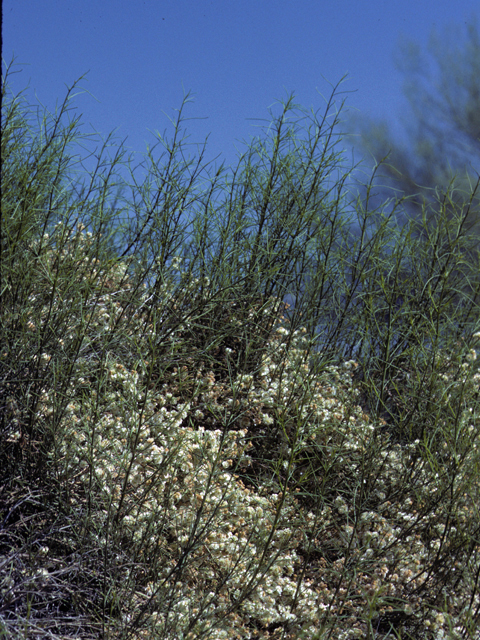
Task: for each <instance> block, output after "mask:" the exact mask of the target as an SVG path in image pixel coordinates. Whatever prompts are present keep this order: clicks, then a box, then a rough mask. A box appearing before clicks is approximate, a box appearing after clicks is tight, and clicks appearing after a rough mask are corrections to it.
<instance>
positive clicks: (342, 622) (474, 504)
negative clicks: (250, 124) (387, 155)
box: [0, 70, 480, 640]
mask: <svg viewBox="0 0 480 640" xmlns="http://www.w3.org/2000/svg"><path fill="white" fill-rule="evenodd" d="M9 73H10V70H7V76H6V78H5V81H4V83H3V104H4V111H3V115H2V163H3V165H2V225H1V256H0V269H1V273H0V276H1V282H0V296H1V298H0V315H1V318H0V345H1V348H0V399H1V400H0V443H1V447H0V487H1V488H0V512H1V516H2V523H3V524H2V529H1V530H0V566H1V568H2V572H1V578H0V598H1V600H0V629H1V633H2V634H3V635H4V636H5V637H9V636H12V637H25V638H27V637H28V638H36V637H39V638H40V637H42V638H43V637H49V638H52V639H54V638H66V637H75V636H76V637H78V636H79V635H81V636H82V637H85V638H90V637H91V638H125V639H126V638H151V637H155V638H165V639H172V640H173V638H191V639H193V638H212V639H213V638H226V637H238V638H247V637H250V638H264V637H265V638H266V637H271V638H285V639H286V638H312V639H313V638H318V639H320V638H321V639H327V638H338V639H343V640H349V639H350V638H353V637H370V638H386V637H389V636H390V637H403V638H425V639H426V640H427V639H428V640H430V639H432V640H433V639H434V638H439V637H451V638H460V637H462V638H472V639H473V638H474V637H475V633H476V628H477V626H478V621H479V611H480V593H479V590H478V574H479V567H480V556H479V552H480V527H479V522H480V518H479V512H478V504H480V500H479V498H480V491H479V477H480V476H479V465H480V458H479V448H478V445H479V439H480V420H479V404H478V402H479V398H478V389H479V376H480V373H479V371H478V361H477V360H476V352H475V350H474V349H473V347H474V345H475V341H476V340H478V338H479V336H480V333H479V326H478V285H477V284H476V282H477V281H476V279H475V277H474V276H475V273H477V271H476V270H477V269H478V266H479V265H478V248H477V247H476V246H473V245H472V243H471V237H470V236H469V234H468V233H467V227H468V220H469V216H470V215H471V211H470V210H469V209H468V207H456V205H455V203H453V204H452V206H450V204H451V198H450V195H451V194H450V192H449V191H447V192H446V193H445V194H444V197H443V199H442V198H441V199H440V200H439V202H438V204H437V217H436V220H437V224H434V222H433V221H432V219H431V218H428V219H427V216H426V215H425V216H424V219H423V220H422V221H421V222H419V221H416V222H411V223H410V224H409V225H406V226H404V227H399V226H398V224H396V217H395V213H396V211H397V210H398V211H400V210H401V209H402V207H403V206H404V202H403V201H402V200H399V201H396V202H394V203H385V206H384V207H380V208H378V207H377V208H373V207H372V206H371V201H370V199H369V197H367V198H365V199H364V200H360V199H359V198H356V197H355V196H353V195H352V194H351V193H350V192H349V190H348V188H347V184H348V180H347V178H348V176H349V169H348V167H347V166H346V164H345V161H344V160H343V157H342V153H341V151H340V150H339V145H340V142H341V140H340V139H339V138H338V137H337V135H336V129H337V125H338V122H339V118H340V110H339V109H337V108H336V107H335V103H334V98H335V90H334V92H333V94H332V98H331V100H330V101H329V102H327V104H326V107H325V110H324V112H323V113H320V112H317V113H314V112H307V111H305V110H304V109H302V108H300V107H298V106H297V105H295V104H294V102H293V99H289V100H287V101H286V102H285V104H284V105H282V109H281V113H280V115H278V116H274V115H273V114H271V116H272V120H271V123H270V126H268V127H266V128H265V129H264V130H263V132H262V134H261V136H260V137H259V138H257V139H255V140H254V141H253V142H252V143H251V144H250V145H249V146H248V148H247V150H246V151H245V153H244V154H242V155H240V157H239V160H238V165H237V167H234V168H233V169H231V170H227V169H225V168H224V167H223V166H221V167H219V168H215V169H213V168H212V167H210V166H208V165H206V164H205V162H204V147H203V148H200V152H199V156H198V157H197V158H196V157H190V156H189V155H188V154H187V152H186V149H185V148H184V147H185V137H184V133H183V130H182V122H183V109H184V107H185V106H186V105H185V104H184V105H183V107H182V109H181V110H180V111H179V115H178V120H177V121H176V122H174V123H173V136H172V138H171V139H169V138H168V137H167V136H163V137H160V136H159V139H158V145H160V148H161V149H162V153H161V154H160V157H159V158H157V157H156V156H155V148H156V147H154V148H153V149H149V150H148V151H147V154H146V160H145V164H144V165H143V169H144V176H143V179H142V180H140V179H139V178H138V173H136V172H135V171H134V170H132V171H131V172H130V176H131V180H130V181H129V183H126V182H125V183H124V184H121V177H120V176H121V167H122V163H123V158H124V154H123V150H122V148H121V147H120V148H119V149H118V151H116V152H115V154H114V156H113V158H111V159H110V160H109V161H107V160H106V158H105V155H104V154H105V153H106V150H107V148H109V147H110V146H111V140H110V139H107V143H104V144H103V145H102V147H101V150H100V152H97V153H96V157H97V166H96V169H94V170H93V171H92V172H91V173H90V174H89V175H87V176H86V177H85V179H84V181H83V182H82V181H81V179H80V177H79V175H78V173H76V172H75V170H74V169H75V167H78V162H79V159H78V156H77V154H78V141H79V140H81V134H80V133H79V126H80V125H79V120H78V119H76V118H72V117H71V116H70V114H71V95H72V92H73V88H74V87H72V89H71V90H70V91H69V92H68V94H67V98H66V99H65V101H64V102H63V103H62V105H61V107H60V108H59V109H58V111H57V112H56V113H55V114H53V115H48V114H44V115H43V116H42V117H41V118H37V120H36V121H35V119H34V118H32V115H31V110H30V107H29V106H28V105H27V104H26V102H25V100H24V99H23V98H22V95H21V94H20V95H18V96H14V95H11V94H10V92H9V84H8V74H9ZM186 102H188V98H187V99H186ZM372 181H373V178H372ZM371 185H372V183H370V185H368V186H367V194H369V193H370V191H369V190H370V189H371ZM127 193H128V194H129V195H128V196H127V195H126V194H127ZM471 196H472V201H473V198H474V197H475V191H474V190H473V191H472V194H471ZM449 198H450V199H449ZM447 204H448V206H447ZM352 209H353V211H354V214H355V216H356V217H357V219H358V220H359V221H360V233H359V234H358V233H354V232H353V230H352V228H351V225H350V224H349V222H348V218H347V216H348V215H349V214H351V212H352ZM451 211H454V212H455V215H451ZM420 224H423V227H422V228H423V232H424V233H423V235H420V234H418V233H416V232H417V230H418V228H417V227H416V226H415V225H417V226H418V225H420ZM467 252H468V255H469V259H468V260H466V259H465V256H466V255H467ZM475 252H476V253H475ZM472 255H473V256H475V258H476V261H475V262H472V261H471V259H470V257H471V256H472ZM287 302H288V303H289V304H287ZM460 341H461V342H460ZM366 412H368V414H367V413H366ZM442 633H443V636H442V635H441V634H442Z"/></svg>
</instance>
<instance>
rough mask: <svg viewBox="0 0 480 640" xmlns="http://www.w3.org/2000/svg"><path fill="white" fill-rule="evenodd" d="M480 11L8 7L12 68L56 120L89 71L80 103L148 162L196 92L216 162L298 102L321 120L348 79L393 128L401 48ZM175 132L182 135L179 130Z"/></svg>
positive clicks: (17, 1)
mask: <svg viewBox="0 0 480 640" xmlns="http://www.w3.org/2000/svg"><path fill="white" fill-rule="evenodd" d="M475 14H477V15H478V0H455V2H452V0H402V2H396V1H394V0H368V2H367V0H324V1H320V0H295V1H294V0H236V1H233V0H211V1H210V0H201V1H200V0H170V1H166V0H145V1H142V0H115V1H114V0H104V1H103V2H98V0H95V1H93V0H76V1H75V0H73V1H72V0H70V1H66V0H4V2H3V34H2V35H3V52H2V55H3V58H4V60H5V61H7V62H10V61H11V59H12V56H13V55H15V56H16V62H17V63H18V64H19V67H18V68H22V69H23V71H22V73H21V74H17V75H15V76H13V77H12V81H13V86H14V87H15V88H16V89H21V88H24V87H25V86H27V84H29V85H30V89H29V91H30V95H31V98H32V99H33V95H34V92H35V93H36V96H37V98H38V100H40V101H41V102H42V103H43V104H44V105H45V106H47V107H48V108H50V109H53V108H54V107H55V103H56V101H57V100H61V99H62V98H63V97H64V95H65V85H71V84H72V83H73V82H74V81H75V80H76V79H78V78H79V77H80V76H81V75H83V74H84V73H85V72H87V71H88V72H89V73H88V75H87V79H86V80H84V81H82V83H81V86H82V87H83V88H85V89H86V90H88V91H89V92H90V93H91V94H92V95H93V96H95V99H94V98H93V97H92V96H91V95H89V94H85V95H83V96H78V97H77V98H76V100H75V104H76V105H78V108H79V112H80V113H82V114H83V118H82V121H83V122H84V123H85V125H84V130H85V131H87V130H89V128H90V125H91V126H92V127H93V128H94V129H96V130H97V131H98V132H100V133H101V134H102V135H104V136H106V135H107V134H108V133H109V132H110V131H112V130H113V129H117V135H118V137H119V138H121V139H124V138H125V137H127V136H128V139H127V142H126V146H127V147H128V148H129V149H131V150H132V151H135V152H140V153H141V152H143V151H144V150H145V145H146V142H149V143H150V144H153V143H154V138H153V136H152V135H151V134H150V133H149V130H152V131H154V130H158V131H160V132H163V131H164V130H165V129H167V130H168V128H169V126H170V125H169V120H168V117H175V111H174V110H175V109H178V108H179V107H180V105H181V103H182V99H183V96H184V93H186V92H188V91H191V92H192V93H193V94H194V95H195V101H194V103H193V104H190V106H189V108H188V109H187V111H186V115H187V116H189V117H192V118H201V119H198V120H193V121H190V122H189V123H188V125H187V126H188V132H189V133H190V135H191V138H190V140H191V141H193V142H202V141H203V140H204V139H205V137H206V136H207V135H208V134H209V143H208V157H209V158H213V157H215V156H217V155H219V154H220V155H221V157H222V158H223V159H225V160H226V162H227V164H232V163H234V162H235V158H236V151H235V146H237V147H238V148H242V147H241V145H239V141H242V140H248V139H249V138H250V137H251V136H253V135H255V134H256V133H258V130H256V129H255V128H254V126H253V125H254V124H257V125H258V122H257V123H255V122H252V120H251V119H253V118H266V117H268V107H269V106H271V105H272V104H273V103H274V102H275V101H277V100H281V99H285V98H286V97H287V95H289V94H290V93H291V92H294V93H295V95H296V98H297V102H298V103H300V104H301V105H303V106H305V107H308V108H310V107H313V108H315V109H318V108H320V107H321V106H322V97H321V94H322V95H328V94H329V93H330V90H331V88H330V85H329V83H330V84H336V83H337V82H338V81H339V80H340V79H341V78H342V77H343V76H345V75H346V74H347V75H348V80H346V81H345V83H344V84H343V85H342V89H343V90H346V91H349V92H352V93H350V94H348V95H347V104H348V105H349V106H350V107H351V108H355V109H359V110H360V112H361V113H364V114H366V115H371V116H374V117H380V118H387V119H388V120H389V121H390V122H391V123H392V124H393V125H394V127H395V124H396V122H398V119H399V117H400V115H401V114H402V112H403V111H404V105H405V103H404V101H403V98H402V92H401V84H402V76H401V75H400V74H399V73H398V72H397V71H396V69H395V66H394V63H393V54H394V52H395V49H396V46H397V44H398V42H399V39H400V38H401V37H407V38H409V39H413V40H415V41H417V42H418V43H419V44H420V45H422V46H424V45H426V44H427V41H428V36H429V34H430V32H431V29H432V27H435V28H437V29H439V30H442V29H443V28H444V27H446V26H448V25H450V24H456V25H458V26H460V27H461V26H462V25H463V23H464V22H466V21H469V20H470V19H471V17H472V16H474V15H475ZM170 131H171V129H170Z"/></svg>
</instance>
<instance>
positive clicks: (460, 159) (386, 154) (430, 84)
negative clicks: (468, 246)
mask: <svg viewBox="0 0 480 640" xmlns="http://www.w3.org/2000/svg"><path fill="white" fill-rule="evenodd" d="M396 64H397V68H398V69H399V70H400V71H401V73H402V74H403V75H404V76H405V82H404V95H405V97H406V99H407V102H408V106H409V113H408V115H407V116H406V117H405V118H403V124H404V126H405V129H406V130H405V136H404V141H400V140H398V139H396V138H395V136H394V135H393V134H392V131H391V128H390V127H389V125H388V124H387V122H385V121H380V122H378V121H374V120H373V119H372V118H368V117H365V116H360V117H356V118H354V119H353V120H352V123H351V124H352V126H353V128H354V130H355V131H356V132H357V133H358V134H359V144H360V148H361V149H362V150H363V151H366V152H367V153H368V155H370V156H372V157H373V158H374V159H375V161H376V162H377V163H379V162H381V161H382V160H384V159H386V160H385V162H383V164H382V171H381V172H379V174H378V176H379V177H380V176H381V177H382V178H383V179H384V180H385V184H386V185H388V186H389V187H393V188H394V189H395V190H396V191H397V192H398V193H399V194H400V195H402V196H409V197H410V201H409V205H408V207H407V208H406V213H409V214H413V215H414V216H415V217H420V216H421V215H422V208H423V206H424V205H425V204H428V205H430V211H429V215H430V216H432V215H433V212H434V209H435V206H433V208H432V206H431V205H434V203H435V202H436V195H435V193H436V190H439V189H440V191H442V192H445V191H447V189H448V186H449V185H450V184H451V183H452V181H453V180H455V187H456V188H455V189H454V199H455V202H456V204H459V203H461V204H465V203H467V202H469V200H470V196H471V190H472V189H471V187H472V184H475V182H476V180H477V179H478V175H479V170H480V34H479V31H478V26H477V23H476V21H475V20H473V19H472V21H471V22H470V23H468V24H466V25H465V28H464V29H461V28H458V27H457V28H453V27H450V28H449V30H446V31H445V32H444V33H442V34H439V33H438V32H437V31H435V30H434V31H432V34H431V37H430V42H429V45H428V49H427V55H425V53H423V52H422V51H421V48H420V46H419V45H418V44H416V43H413V42H411V41H405V42H403V43H401V45H400V47H399V52H398V54H397V56H396ZM356 144H358V142H357V143H356ZM479 202H480V200H479V196H478V194H477V197H476V200H475V205H476V210H475V213H476V215H475V231H476V233H477V235H478V232H479V230H480V226H479V225H480V208H479V206H478V205H479Z"/></svg>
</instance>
